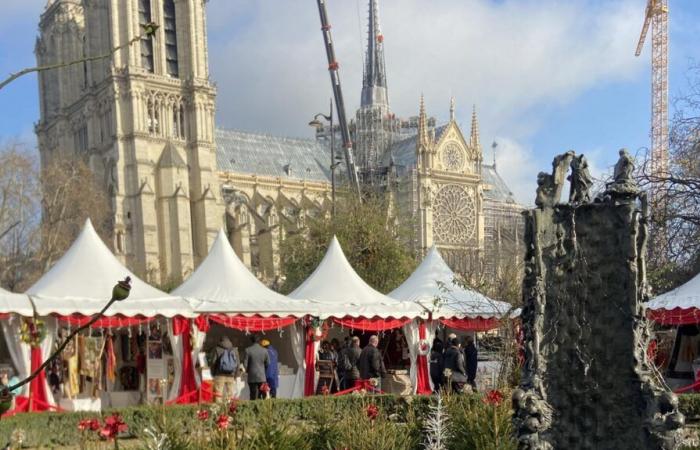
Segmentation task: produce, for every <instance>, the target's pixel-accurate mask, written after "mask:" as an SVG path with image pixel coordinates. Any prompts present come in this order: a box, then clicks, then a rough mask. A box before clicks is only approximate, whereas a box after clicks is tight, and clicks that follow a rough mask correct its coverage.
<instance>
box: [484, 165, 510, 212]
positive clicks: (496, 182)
mask: <svg viewBox="0 0 700 450" xmlns="http://www.w3.org/2000/svg"><path fill="white" fill-rule="evenodd" d="M481 179H482V180H483V181H484V183H486V184H488V185H489V187H490V189H489V190H485V191H484V197H485V198H486V199H488V200H492V201H496V202H506V203H517V202H516V201H515V197H513V192H512V191H511V190H510V188H509V187H508V185H507V184H506V182H505V180H503V178H501V175H500V174H499V173H498V172H497V171H496V166H493V165H492V166H489V165H487V164H482V165H481Z"/></svg>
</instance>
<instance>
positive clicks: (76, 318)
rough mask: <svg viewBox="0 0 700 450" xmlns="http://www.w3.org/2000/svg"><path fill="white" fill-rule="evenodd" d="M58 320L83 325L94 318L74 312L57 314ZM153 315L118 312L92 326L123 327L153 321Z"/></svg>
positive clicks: (72, 324)
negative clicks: (123, 314)
mask: <svg viewBox="0 0 700 450" xmlns="http://www.w3.org/2000/svg"><path fill="white" fill-rule="evenodd" d="M56 317H57V318H58V320H60V321H61V322H64V323H69V324H70V325H71V326H75V327H81V326H83V325H85V324H86V323H88V322H89V321H90V320H92V317H90V316H84V315H82V314H72V315H70V316H62V315H60V314H57V315H56ZM153 319H154V318H153V317H143V316H136V317H126V316H122V315H121V314H118V315H116V316H111V317H101V318H100V319H98V320H97V321H96V322H95V323H94V324H93V325H92V328H122V327H131V326H134V325H140V324H144V323H148V322H150V321H152V320H153Z"/></svg>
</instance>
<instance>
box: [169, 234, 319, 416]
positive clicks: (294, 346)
mask: <svg viewBox="0 0 700 450" xmlns="http://www.w3.org/2000/svg"><path fill="white" fill-rule="evenodd" d="M173 294H174V295H178V296H182V297H184V298H187V299H190V300H191V301H192V302H193V303H192V304H193V307H194V309H195V311H196V312H197V313H198V314H200V318H199V320H197V321H195V323H194V324H193V325H194V326H192V328H191V330H192V334H193V337H194V338H193V339H192V342H191V343H190V342H189V338H188V337H187V334H188V333H178V332H177V331H176V332H173V333H171V336H172V339H173V348H175V349H176V351H175V353H176V355H185V359H184V360H183V357H182V356H178V357H176V366H177V367H178V368H179V367H182V368H183V369H184V370H182V371H179V370H176V373H182V377H181V378H176V380H175V383H174V384H173V388H172V390H171V392H170V399H171V400H175V401H178V402H180V403H185V402H191V401H197V395H198V394H194V392H196V391H197V388H198V386H199V384H200V380H199V377H200V375H201V376H203V378H204V381H205V382H206V381H208V380H209V379H211V376H210V371H209V370H208V367H206V366H207V361H206V358H205V355H206V354H207V353H208V351H209V350H210V349H211V348H213V347H215V346H216V344H217V343H218V342H219V339H220V338H221V337H222V336H227V337H229V339H230V340H231V341H232V342H233V343H234V345H235V346H236V350H237V352H238V354H239V356H242V354H243V350H244V349H245V347H247V346H248V345H249V339H248V335H249V334H250V333H261V334H263V335H264V336H265V338H266V339H268V340H270V341H271V342H272V345H273V346H274V347H275V348H276V349H277V350H278V352H279V359H280V367H279V372H280V389H279V390H278V396H279V397H283V398H295V397H301V396H302V391H303V380H304V371H305V366H304V358H303V344H302V342H303V340H302V336H303V333H304V328H303V326H301V325H300V324H299V323H298V322H299V319H301V318H303V317H304V316H305V315H306V314H308V313H310V312H312V311H313V310H314V309H315V307H314V305H313V304H312V303H310V302H308V301H306V300H301V301H298V300H290V299H288V298H287V297H285V296H283V295H280V294H278V293H276V292H274V291H272V290H271V289H269V288H267V287H266V286H265V285H264V284H263V283H261V282H260V281H259V280H258V279H257V278H255V276H254V275H253V274H252V273H251V272H250V271H249V270H248V269H247V268H246V267H245V265H244V264H243V262H242V261H241V260H240V259H239V258H238V256H237V255H236V253H235V252H234V251H233V249H232V248H231V245H230V244H229V242H228V239H227V238H226V235H225V234H224V232H223V231H220V232H219V235H218V236H217V238H216V240H215V241H214V243H213V245H212V248H211V249H210V251H209V255H208V256H207V257H206V258H205V259H204V261H202V263H201V264H200V266H199V267H198V268H197V270H196V271H195V272H194V273H193V274H192V275H191V276H190V277H189V278H188V279H187V280H186V281H185V282H184V283H183V284H182V285H181V286H180V287H178V288H177V289H176V290H175V291H173ZM185 327H186V328H187V330H190V328H189V326H187V325H185ZM190 354H191V362H190V360H188V359H187V356H186V355H190ZM239 361H240V358H239ZM183 362H184V363H183ZM197 365H199V370H196V366H197ZM236 389H237V394H238V396H239V397H241V398H246V397H248V387H247V383H246V382H245V374H243V375H242V376H241V377H240V378H238V379H237V381H236Z"/></svg>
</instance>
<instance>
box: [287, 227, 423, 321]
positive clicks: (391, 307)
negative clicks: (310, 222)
mask: <svg viewBox="0 0 700 450" xmlns="http://www.w3.org/2000/svg"><path fill="white" fill-rule="evenodd" d="M289 297H291V298H295V299H308V300H311V301H314V302H318V303H319V305H318V308H319V310H318V316H319V317H320V318H322V319H326V318H329V317H336V318H342V317H354V318H357V317H365V318H374V317H379V318H390V317H393V318H415V317H420V316H422V315H424V314H423V313H424V312H425V311H424V309H423V308H421V307H420V305H418V304H413V303H406V302H401V301H398V300H396V299H393V298H391V297H388V296H386V295H384V294H382V293H380V292H378V291H376V290H374V289H373V288H371V287H370V286H369V285H368V284H367V283H365V282H364V280H362V278H360V276H359V275H358V274H357V273H356V272H355V271H354V270H353V268H352V266H351V265H350V263H349V262H348V260H347V258H346V257H345V254H343V250H342V249H341V248H340V243H339V242H338V239H336V237H335V236H334V237H333V239H332V240H331V243H330V245H329V246H328V250H327V251H326V255H325V256H324V257H323V260H322V261H321V264H319V265H318V267H317V268H316V270H314V272H313V273H312V274H311V275H310V276H309V278H307V279H306V280H305V281H304V282H303V283H302V284H301V286H299V287H298V288H297V289H296V290H294V292H292V293H291V294H289Z"/></svg>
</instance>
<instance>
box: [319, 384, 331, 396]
mask: <svg viewBox="0 0 700 450" xmlns="http://www.w3.org/2000/svg"><path fill="white" fill-rule="evenodd" d="M330 393H331V391H330V389H328V385H325V384H324V385H323V386H321V395H328V394H330Z"/></svg>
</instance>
